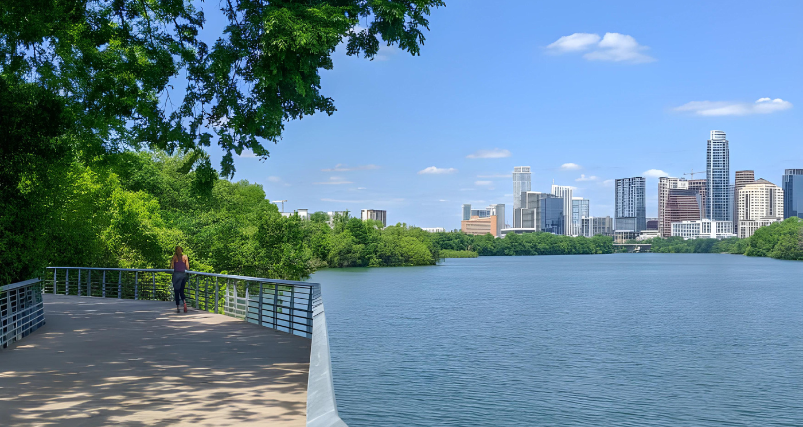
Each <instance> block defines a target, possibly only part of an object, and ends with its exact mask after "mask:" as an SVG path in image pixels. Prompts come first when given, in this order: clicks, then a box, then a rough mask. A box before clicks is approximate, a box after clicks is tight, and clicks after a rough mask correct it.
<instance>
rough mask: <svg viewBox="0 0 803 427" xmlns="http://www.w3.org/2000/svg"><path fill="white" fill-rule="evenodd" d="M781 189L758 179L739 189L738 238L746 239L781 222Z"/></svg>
mask: <svg viewBox="0 0 803 427" xmlns="http://www.w3.org/2000/svg"><path fill="white" fill-rule="evenodd" d="M783 199H784V194H783V190H782V189H781V187H778V186H777V185H775V184H773V183H771V182H769V181H767V180H765V179H758V180H756V181H755V182H753V183H752V184H747V185H744V186H742V188H740V189H739V237H741V238H743V239H744V238H747V237H750V236H752V235H753V233H754V232H755V231H756V230H757V229H758V228H759V227H763V226H765V225H769V224H771V223H773V222H776V221H781V220H783V211H784V207H783Z"/></svg>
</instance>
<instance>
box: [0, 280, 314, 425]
mask: <svg viewBox="0 0 803 427" xmlns="http://www.w3.org/2000/svg"><path fill="white" fill-rule="evenodd" d="M45 318H46V320H47V324H46V325H45V326H44V327H42V328H40V329H39V330H37V331H36V332H34V333H33V334H31V335H30V336H28V337H26V338H25V339H24V340H22V341H20V342H19V343H17V344H16V345H15V346H13V347H11V348H9V349H6V350H3V351H0V416H1V417H2V421H0V424H2V425H3V426H6V425H14V426H49V425H59V426H107V425H113V424H118V425H127V426H146V425H147V426H167V425H189V424H192V425H199V426H233V425H237V426H242V425H250V424H254V425H256V424H259V425H270V426H291V425H292V426H303V425H305V422H306V421H305V418H306V399H307V372H308V370H309V353H310V341H309V340H308V339H305V338H301V337H296V336H293V335H289V334H286V333H282V332H277V331H274V330H272V329H268V328H264V327H260V326H257V325H253V324H250V323H246V322H243V321H240V320H237V319H232V318H229V317H226V316H223V315H216V314H211V313H206V312H203V311H195V310H192V309H191V310H190V312H189V313H176V312H175V305H174V304H173V303H172V302H155V301H132V300H117V299H104V298H87V297H75V296H61V295H46V296H45Z"/></svg>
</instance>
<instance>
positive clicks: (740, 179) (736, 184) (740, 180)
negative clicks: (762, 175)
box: [733, 171, 756, 235]
mask: <svg viewBox="0 0 803 427" xmlns="http://www.w3.org/2000/svg"><path fill="white" fill-rule="evenodd" d="M735 175H736V177H735V178H736V179H734V181H733V232H734V233H736V234H737V235H738V234H739V190H740V189H741V188H742V187H744V186H745V185H747V184H752V183H753V182H755V180H756V173H755V172H754V171H736V172H735Z"/></svg>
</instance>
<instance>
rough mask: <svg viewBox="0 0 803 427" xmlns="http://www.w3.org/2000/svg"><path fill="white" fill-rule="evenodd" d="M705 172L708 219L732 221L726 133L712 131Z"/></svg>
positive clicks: (731, 192) (731, 190) (728, 152)
mask: <svg viewBox="0 0 803 427" xmlns="http://www.w3.org/2000/svg"><path fill="white" fill-rule="evenodd" d="M705 171H706V177H707V179H708V188H707V190H708V191H707V192H706V193H707V201H706V218H708V219H710V220H712V221H732V220H733V215H732V213H731V210H732V209H733V205H732V202H731V198H732V195H733V189H732V188H731V184H730V150H729V149H728V140H727V139H726V138H725V132H723V131H721V130H712V131H711V139H709V140H708V149H707V151H706V163H705Z"/></svg>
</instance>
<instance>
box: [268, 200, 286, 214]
mask: <svg viewBox="0 0 803 427" xmlns="http://www.w3.org/2000/svg"><path fill="white" fill-rule="evenodd" d="M286 201H287V200H274V201H272V202H271V203H281V204H282V213H284V202H286Z"/></svg>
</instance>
